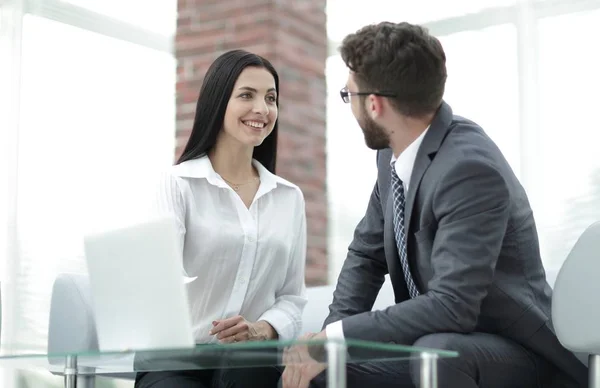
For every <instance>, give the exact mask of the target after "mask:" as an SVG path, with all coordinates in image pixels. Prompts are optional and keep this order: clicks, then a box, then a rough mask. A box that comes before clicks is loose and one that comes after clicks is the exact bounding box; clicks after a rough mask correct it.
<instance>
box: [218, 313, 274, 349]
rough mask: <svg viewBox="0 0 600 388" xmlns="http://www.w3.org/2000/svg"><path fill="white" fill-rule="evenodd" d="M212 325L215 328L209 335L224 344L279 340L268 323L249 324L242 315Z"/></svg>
mask: <svg viewBox="0 0 600 388" xmlns="http://www.w3.org/2000/svg"><path fill="white" fill-rule="evenodd" d="M212 324H213V328H212V330H211V331H210V332H209V333H208V334H210V335H216V336H217V339H218V340H219V341H220V342H221V343H224V344H228V343H232V342H245V341H265V340H271V339H276V338H277V332H276V331H275V329H273V326H271V325H270V324H269V323H268V322H266V321H258V322H254V323H252V322H248V321H247V320H246V319H244V317H242V316H241V315H237V316H235V317H231V318H227V319H222V320H219V321H213V323H212Z"/></svg>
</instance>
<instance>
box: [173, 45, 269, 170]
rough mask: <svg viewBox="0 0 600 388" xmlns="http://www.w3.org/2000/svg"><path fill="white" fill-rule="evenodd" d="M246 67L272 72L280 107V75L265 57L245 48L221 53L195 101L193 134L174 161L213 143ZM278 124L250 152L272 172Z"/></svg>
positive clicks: (202, 152)
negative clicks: (238, 80) (239, 78)
mask: <svg viewBox="0 0 600 388" xmlns="http://www.w3.org/2000/svg"><path fill="white" fill-rule="evenodd" d="M249 66H252V67H260V68H264V69H266V70H267V71H268V72H269V73H271V74H272V75H273V78H274V79H275V90H276V91H277V101H276V104H277V106H279V76H278V75H277V71H276V70H275V68H274V67H273V65H271V63H270V62H269V61H268V60H266V59H265V58H263V57H261V56H259V55H256V54H252V53H249V52H247V51H244V50H232V51H228V52H226V53H225V54H222V55H221V56H219V57H218V58H217V59H216V60H215V61H214V62H213V63H212V65H210V67H209V69H208V71H207V72H206V75H205V77H204V81H203V82H202V87H201V88H200V96H199V97H198V103H197V104H196V115H195V117H194V126H193V127H192V133H191V135H190V138H189V139H188V142H187V144H186V146H185V149H184V150H183V153H182V154H181V157H180V158H179V160H177V164H179V163H182V162H185V161H186V160H191V159H196V158H199V157H202V156H204V155H206V154H207V153H208V151H210V150H211V149H212V148H213V147H214V146H215V143H216V142H217V136H218V134H219V131H220V130H221V128H223V120H224V118H225V111H226V110H227V103H228V102H229V99H230V97H231V93H232V92H233V86H234V85H235V82H236V81H237V79H238V77H239V76H240V74H241V73H242V71H243V70H244V69H245V68H246V67H249ZM277 125H278V123H277V121H276V122H275V126H274V127H273V131H272V132H271V134H270V135H269V136H267V137H266V138H265V140H264V141H263V142H262V144H261V145H259V146H257V147H255V148H254V152H253V158H254V159H256V160H258V161H259V162H260V163H261V164H262V165H263V166H265V168H267V169H268V170H269V171H271V172H272V173H273V174H275V163H276V159H277Z"/></svg>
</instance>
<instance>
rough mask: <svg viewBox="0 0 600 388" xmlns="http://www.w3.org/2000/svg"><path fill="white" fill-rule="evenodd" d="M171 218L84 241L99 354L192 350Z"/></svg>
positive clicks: (184, 292) (97, 234) (90, 236)
mask: <svg viewBox="0 0 600 388" xmlns="http://www.w3.org/2000/svg"><path fill="white" fill-rule="evenodd" d="M175 225H176V224H175V221H174V219H171V218H168V217H164V218H156V219H152V220H148V221H146V222H143V223H139V224H135V225H131V226H127V227H122V228H120V229H115V230H110V231H105V232H101V233H95V234H89V235H87V236H85V237H84V250H85V258H86V261H87V266H88V271H89V279H90V285H91V292H92V301H93V302H92V304H93V312H94V316H95V320H96V329H97V333H98V345H99V348H100V350H101V351H126V350H127V351H130V350H131V351H139V350H158V349H180V348H193V347H194V346H195V344H194V338H193V334H192V328H191V326H192V325H191V319H190V312H189V308H188V299H187V293H186V290H185V285H184V281H183V276H182V264H181V262H182V258H181V250H180V248H179V241H178V236H177V229H176V226H175Z"/></svg>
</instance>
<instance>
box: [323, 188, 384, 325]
mask: <svg viewBox="0 0 600 388" xmlns="http://www.w3.org/2000/svg"><path fill="white" fill-rule="evenodd" d="M381 209H382V208H381V202H380V196H379V189H378V185H377V183H376V184H375V187H374V188H373V192H372V193H371V198H370V200H369V205H368V207H367V211H366V214H365V216H364V217H363V218H362V220H361V221H360V222H359V224H358V225H357V227H356V229H355V231H354V238H353V240H352V242H351V243H350V246H349V247H348V254H347V256H346V260H345V261H344V265H343V267H342V270H341V272H340V276H339V278H338V282H337V286H336V289H335V292H334V293H333V302H332V303H331V305H330V306H329V316H328V317H327V319H326V320H325V323H324V325H323V327H326V326H327V325H328V324H330V323H333V322H337V321H338V320H340V319H342V318H344V317H348V316H351V315H355V314H360V313H362V312H364V311H369V310H371V308H372V307H373V303H375V299H376V298H377V294H378V293H379V290H380V289H381V285H382V284H383V282H384V279H385V278H384V276H385V274H387V264H386V261H385V253H384V247H383V212H382V210H381Z"/></svg>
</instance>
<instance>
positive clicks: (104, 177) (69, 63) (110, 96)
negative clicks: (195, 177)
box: [14, 15, 175, 345]
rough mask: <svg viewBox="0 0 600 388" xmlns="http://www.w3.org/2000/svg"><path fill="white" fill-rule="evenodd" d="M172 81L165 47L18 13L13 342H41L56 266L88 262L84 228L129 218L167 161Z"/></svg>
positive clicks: (63, 268) (76, 268)
mask: <svg viewBox="0 0 600 388" xmlns="http://www.w3.org/2000/svg"><path fill="white" fill-rule="evenodd" d="M48 42H52V44H48ZM174 88H175V60H174V58H173V56H172V55H171V54H169V53H165V52H159V51H155V50H151V49H147V48H144V47H142V46H138V45H134V44H131V43H128V42H124V41H119V40H116V39H112V38H108V37H106V36H103V35H99V34H96V33H92V32H89V31H85V30H81V29H78V28H75V27H71V26H68V25H66V24H62V23H58V22H54V21H51V20H48V19H44V18H40V17H37V16H32V15H26V16H25V17H24V21H23V52H22V91H21V97H22V101H21V114H20V141H19V149H18V152H19V170H18V177H19V182H18V185H19V206H18V220H19V223H18V225H19V229H18V235H19V240H18V244H19V252H20V256H19V257H18V260H17V278H18V281H19V283H18V285H17V291H16V306H17V309H18V312H17V315H16V317H15V319H16V323H15V325H14V326H15V328H16V333H15V337H16V338H15V341H16V343H23V342H26V343H28V344H40V345H44V344H45V342H46V339H47V323H48V322H47V321H48V311H49V300H50V295H51V288H52V284H53V281H54V279H55V276H56V275H57V273H60V272H83V271H85V265H84V261H83V256H82V246H81V238H82V235H83V234H84V233H85V232H87V231H91V230H94V229H96V228H103V227H108V226H113V225H118V224H120V223H124V222H128V221H129V220H128V219H127V217H130V216H135V215H134V214H132V213H131V212H129V208H128V207H129V205H130V204H131V203H135V201H136V199H137V198H140V197H142V196H143V194H144V192H147V190H149V188H150V186H149V185H150V184H151V183H152V180H151V178H152V177H153V174H154V173H155V172H156V171H157V170H159V169H161V168H162V167H166V166H168V165H169V164H171V163H172V157H173V147H174V141H175V140H174V127H175V123H174V117H175V106H174V105H175V98H174V93H175V90H174Z"/></svg>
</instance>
